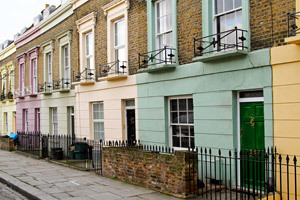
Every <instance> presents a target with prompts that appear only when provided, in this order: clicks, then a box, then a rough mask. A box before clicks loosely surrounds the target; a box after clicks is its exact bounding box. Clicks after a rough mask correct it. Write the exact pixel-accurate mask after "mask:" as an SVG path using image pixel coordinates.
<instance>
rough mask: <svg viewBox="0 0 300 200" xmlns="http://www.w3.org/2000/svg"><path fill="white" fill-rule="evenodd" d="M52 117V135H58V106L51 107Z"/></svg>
mask: <svg viewBox="0 0 300 200" xmlns="http://www.w3.org/2000/svg"><path fill="white" fill-rule="evenodd" d="M51 117H52V135H58V113H57V107H53V108H51Z"/></svg>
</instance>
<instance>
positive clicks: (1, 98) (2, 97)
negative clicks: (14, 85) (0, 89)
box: [0, 93, 5, 101]
mask: <svg viewBox="0 0 300 200" xmlns="http://www.w3.org/2000/svg"><path fill="white" fill-rule="evenodd" d="M4 100H5V94H3V93H2V94H1V95H0V101H4Z"/></svg>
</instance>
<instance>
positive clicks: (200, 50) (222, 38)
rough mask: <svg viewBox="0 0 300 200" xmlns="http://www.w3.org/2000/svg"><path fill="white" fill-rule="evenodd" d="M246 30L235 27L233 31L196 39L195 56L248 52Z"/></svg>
mask: <svg viewBox="0 0 300 200" xmlns="http://www.w3.org/2000/svg"><path fill="white" fill-rule="evenodd" d="M246 33H247V31H246V30H242V29H238V28H237V27H235V28H234V29H232V30H227V31H224V32H220V33H216V34H212V35H209V36H205V37H202V38H194V56H195V57H197V56H202V55H204V54H209V53H214V52H220V51H226V50H246V49H248V47H247V46H246V45H245V41H246Z"/></svg>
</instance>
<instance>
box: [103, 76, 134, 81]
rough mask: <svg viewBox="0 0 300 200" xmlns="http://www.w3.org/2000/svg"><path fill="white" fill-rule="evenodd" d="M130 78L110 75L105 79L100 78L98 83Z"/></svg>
mask: <svg viewBox="0 0 300 200" xmlns="http://www.w3.org/2000/svg"><path fill="white" fill-rule="evenodd" d="M127 77H128V75H127V74H109V75H107V76H105V77H100V78H98V79H97V80H98V81H114V80H119V79H126V78H127Z"/></svg>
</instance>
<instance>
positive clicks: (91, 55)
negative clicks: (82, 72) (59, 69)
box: [84, 32, 95, 69]
mask: <svg viewBox="0 0 300 200" xmlns="http://www.w3.org/2000/svg"><path fill="white" fill-rule="evenodd" d="M87 38H89V39H90V40H91V41H92V42H91V44H92V46H91V47H90V46H89V44H90V42H87ZM94 46H95V45H94V39H93V33H92V32H88V33H86V34H84V52H85V54H84V60H85V68H87V69H94V68H95V63H94ZM88 49H90V50H91V51H89V54H88V53H87V52H88V51H87V50H88ZM88 60H89V63H90V65H89V66H88V65H87V63H88Z"/></svg>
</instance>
